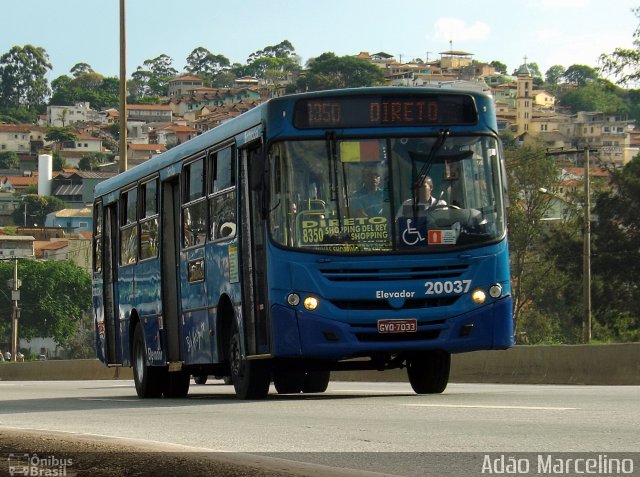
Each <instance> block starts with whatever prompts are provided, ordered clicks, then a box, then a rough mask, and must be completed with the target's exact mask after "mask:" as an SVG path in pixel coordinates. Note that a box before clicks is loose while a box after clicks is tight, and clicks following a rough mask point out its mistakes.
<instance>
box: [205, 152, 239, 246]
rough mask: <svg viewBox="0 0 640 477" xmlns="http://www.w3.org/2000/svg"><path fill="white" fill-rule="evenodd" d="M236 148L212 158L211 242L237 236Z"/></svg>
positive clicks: (218, 153)
mask: <svg viewBox="0 0 640 477" xmlns="http://www.w3.org/2000/svg"><path fill="white" fill-rule="evenodd" d="M234 156H235V155H234V148H233V147H227V148H225V149H222V150H220V151H217V152H216V153H214V154H212V155H211V156H210V164H211V170H212V173H211V180H210V192H211V196H210V198H209V217H210V219H211V228H210V230H209V234H210V237H209V238H210V239H211V240H223V239H230V238H233V237H235V235H236V189H235V188H236V178H235V167H234V160H233V159H234Z"/></svg>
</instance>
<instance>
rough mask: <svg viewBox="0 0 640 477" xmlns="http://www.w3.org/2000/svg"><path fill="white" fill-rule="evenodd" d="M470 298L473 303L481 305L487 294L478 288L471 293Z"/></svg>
mask: <svg viewBox="0 0 640 477" xmlns="http://www.w3.org/2000/svg"><path fill="white" fill-rule="evenodd" d="M471 299H472V300H473V302H474V303H476V304H478V305H482V304H483V303H484V301H485V300H486V299H487V295H486V293H485V292H483V291H482V290H480V289H478V290H475V291H474V292H473V293H472V294H471Z"/></svg>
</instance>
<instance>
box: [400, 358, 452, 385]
mask: <svg viewBox="0 0 640 477" xmlns="http://www.w3.org/2000/svg"><path fill="white" fill-rule="evenodd" d="M450 369H451V354H449V353H446V352H444V351H425V352H422V353H412V354H411V355H410V356H409V357H408V358H407V375H408V376H409V383H411V387H412V388H413V390H414V391H415V392H416V394H439V393H441V392H443V391H444V390H445V388H446V387H447V384H448V383H449V371H450Z"/></svg>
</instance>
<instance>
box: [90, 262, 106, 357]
mask: <svg viewBox="0 0 640 477" xmlns="http://www.w3.org/2000/svg"><path fill="white" fill-rule="evenodd" d="M103 286H104V284H103V281H102V272H101V271H98V272H95V273H94V274H93V285H92V287H91V290H92V298H93V314H94V323H95V327H96V328H95V333H96V336H95V341H96V342H95V344H96V355H97V357H98V359H99V360H100V361H101V362H102V363H104V364H107V356H106V352H105V346H106V343H105V329H104V300H103V298H102V287H103Z"/></svg>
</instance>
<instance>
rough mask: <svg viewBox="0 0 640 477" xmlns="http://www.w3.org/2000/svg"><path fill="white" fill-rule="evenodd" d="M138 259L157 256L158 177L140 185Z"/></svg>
mask: <svg viewBox="0 0 640 477" xmlns="http://www.w3.org/2000/svg"><path fill="white" fill-rule="evenodd" d="M140 201H141V205H142V218H141V219H140V260H145V259H147V258H155V257H157V256H158V179H153V180H151V181H149V182H145V183H144V184H142V185H141V186H140Z"/></svg>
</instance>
